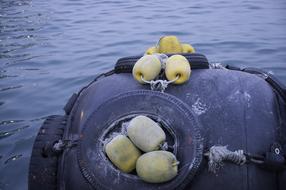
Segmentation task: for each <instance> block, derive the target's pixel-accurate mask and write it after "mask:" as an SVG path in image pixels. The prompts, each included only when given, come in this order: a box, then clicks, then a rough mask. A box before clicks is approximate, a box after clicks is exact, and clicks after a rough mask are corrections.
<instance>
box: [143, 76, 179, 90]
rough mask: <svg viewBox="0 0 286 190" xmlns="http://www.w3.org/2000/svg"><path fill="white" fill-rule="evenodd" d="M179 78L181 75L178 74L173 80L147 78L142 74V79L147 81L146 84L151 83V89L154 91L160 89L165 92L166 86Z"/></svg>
mask: <svg viewBox="0 0 286 190" xmlns="http://www.w3.org/2000/svg"><path fill="white" fill-rule="evenodd" d="M178 79H179V76H177V77H176V78H175V79H173V80H170V81H168V80H151V81H148V80H145V79H144V78H143V76H141V80H142V81H143V82H144V83H146V84H150V86H151V90H154V91H160V92H165V90H166V88H167V87H168V85H169V84H171V83H174V82H175V81H176V80H178Z"/></svg>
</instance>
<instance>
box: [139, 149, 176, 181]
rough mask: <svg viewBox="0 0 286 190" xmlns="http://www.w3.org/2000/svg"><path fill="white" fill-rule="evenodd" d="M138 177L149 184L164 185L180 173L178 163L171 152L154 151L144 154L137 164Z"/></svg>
mask: <svg viewBox="0 0 286 190" xmlns="http://www.w3.org/2000/svg"><path fill="white" fill-rule="evenodd" d="M136 172H137V174H138V176H139V177H140V178H141V179H142V180H143V181H146V182H149V183H162V182H166V181H169V180H171V179H173V178H174V177H175V176H176V175H177V173H178V161H177V159H176V157H175V155H173V154H172V153H171V152H167V151H153V152H148V153H145V154H143V155H142V156H140V157H139V159H138V160H137V163H136Z"/></svg>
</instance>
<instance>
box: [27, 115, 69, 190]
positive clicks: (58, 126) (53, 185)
mask: <svg viewBox="0 0 286 190" xmlns="http://www.w3.org/2000/svg"><path fill="white" fill-rule="evenodd" d="M65 126H66V117H65V116H60V115H53V116H49V117H48V118H47V119H46V120H45V121H44V123H43V125H42V126H41V128H40V130H39V133H38V135H37V137H36V140H35V142H34V146H33V151H32V155H31V160H30V168H29V184H28V186H29V190H38V189H41V190H56V189H57V170H58V156H56V155H53V156H48V155H46V154H45V153H44V149H45V147H47V146H51V145H53V144H54V143H55V142H56V141H58V140H59V139H61V138H62V136H63V133H64V128H65Z"/></svg>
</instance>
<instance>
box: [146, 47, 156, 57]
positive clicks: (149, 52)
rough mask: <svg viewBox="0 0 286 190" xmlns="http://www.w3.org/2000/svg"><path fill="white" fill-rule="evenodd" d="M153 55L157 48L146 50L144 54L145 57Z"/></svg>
mask: <svg viewBox="0 0 286 190" xmlns="http://www.w3.org/2000/svg"><path fill="white" fill-rule="evenodd" d="M154 53H157V48H156V47H155V46H153V47H150V48H148V49H147V50H146V52H145V54H147V55H152V54H154Z"/></svg>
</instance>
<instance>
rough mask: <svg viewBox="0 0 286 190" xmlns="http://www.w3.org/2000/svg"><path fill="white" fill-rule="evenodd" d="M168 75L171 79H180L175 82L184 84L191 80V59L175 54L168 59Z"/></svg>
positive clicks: (166, 70)
mask: <svg viewBox="0 0 286 190" xmlns="http://www.w3.org/2000/svg"><path fill="white" fill-rule="evenodd" d="M165 74H166V77H167V79H168V80H169V81H171V80H174V79H176V77H178V79H177V80H176V81H175V82H174V83H175V84H182V83H184V82H186V81H187V80H189V78H190V75H191V66H190V63H189V61H188V60H187V59H186V58H185V57H184V56H182V55H173V56H171V57H169V58H168V59H167V61H166V69H165Z"/></svg>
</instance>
